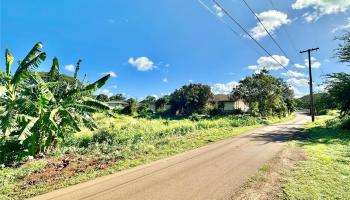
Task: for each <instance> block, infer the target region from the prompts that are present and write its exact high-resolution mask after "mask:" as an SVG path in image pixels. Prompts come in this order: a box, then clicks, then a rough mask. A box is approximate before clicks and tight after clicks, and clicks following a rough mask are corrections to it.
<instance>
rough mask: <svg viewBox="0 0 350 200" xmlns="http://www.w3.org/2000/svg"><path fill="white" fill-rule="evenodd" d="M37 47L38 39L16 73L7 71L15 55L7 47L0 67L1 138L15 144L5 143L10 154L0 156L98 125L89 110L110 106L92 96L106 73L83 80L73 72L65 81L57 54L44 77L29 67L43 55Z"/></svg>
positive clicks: (30, 150)
mask: <svg viewBox="0 0 350 200" xmlns="http://www.w3.org/2000/svg"><path fill="white" fill-rule="evenodd" d="M41 48H42V44H41V43H37V44H36V45H35V46H34V47H33V48H32V50H31V51H30V52H29V53H28V55H27V56H26V57H25V58H24V59H23V61H22V62H20V63H19V66H18V68H17V70H16V72H15V73H14V75H12V74H11V65H12V63H13V60H14V58H13V56H12V55H11V54H10V53H9V51H8V50H6V73H4V72H1V71H0V83H1V84H2V85H3V86H4V87H5V88H6V92H5V94H4V95H2V96H0V107H1V108H4V110H5V111H4V112H2V113H0V125H1V130H0V140H2V141H5V144H8V143H11V144H15V145H12V147H14V148H12V149H11V148H7V153H8V154H6V153H4V152H2V153H1V157H0V161H1V162H6V160H7V159H18V158H19V157H20V156H23V155H35V154H37V153H39V152H45V151H46V150H47V149H48V148H50V147H53V146H54V145H55V144H56V143H57V140H58V139H59V138H60V139H64V137H65V135H66V134H69V133H73V132H76V131H80V128H81V127H87V128H90V129H94V128H97V126H96V124H95V123H94V120H93V118H92V113H95V112H99V111H101V110H108V109H109V107H108V106H107V105H105V104H103V103H101V102H99V101H97V100H95V99H94V98H92V94H93V92H95V91H96V90H97V89H99V88H101V87H102V86H103V85H104V84H105V83H106V82H107V80H108V79H109V75H107V76H104V77H103V78H101V79H99V80H98V81H96V82H94V83H92V84H89V85H83V84H81V83H80V82H79V81H77V77H75V78H74V79H73V81H71V82H67V81H66V79H61V78H60V77H61V76H60V74H59V66H58V60H57V59H56V58H55V59H54V60H53V65H52V67H51V70H50V72H49V73H47V74H49V78H48V80H47V81H45V80H44V79H43V78H42V77H41V75H40V73H36V72H34V71H33V69H35V68H37V67H38V66H39V64H40V63H41V62H42V61H43V60H45V58H46V54H45V53H42V52H41ZM74 80H76V81H74ZM63 83H65V84H66V85H65V87H62V84H63ZM19 150H23V152H21V155H19V153H14V152H15V151H17V152H18V151H19ZM8 155H16V156H18V158H14V157H13V158H11V157H10V156H8ZM6 156H7V157H6Z"/></svg>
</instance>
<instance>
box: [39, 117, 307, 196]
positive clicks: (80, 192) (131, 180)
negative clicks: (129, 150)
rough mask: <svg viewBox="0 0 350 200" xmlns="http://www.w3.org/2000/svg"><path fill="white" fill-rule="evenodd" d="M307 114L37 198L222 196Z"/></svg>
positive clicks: (265, 158)
mask: <svg viewBox="0 0 350 200" xmlns="http://www.w3.org/2000/svg"><path fill="white" fill-rule="evenodd" d="M308 121H310V119H309V117H307V116H305V115H302V114H297V117H296V118H295V119H294V120H292V121H289V122H286V123H279V124H274V125H270V126H266V127H262V128H259V129H256V130H253V131H250V132H247V133H244V134H242V135H240V136H237V137H234V138H232V139H227V140H224V141H220V142H216V143H213V144H209V145H207V146H205V147H202V148H198V149H195V150H191V151H188V152H185V153H182V154H178V155H176V156H173V157H170V158H167V159H163V160H159V161H156V162H152V163H150V164H147V165H143V166H139V167H135V168H133V169H130V170H125V171H122V172H119V173H116V174H112V175H108V176H105V177H101V178H97V179H95V180H92V181H89V182H85V183H82V184H78V185H75V186H71V187H68V188H64V189H61V190H57V191H54V192H51V193H47V194H44V195H42V196H38V197H36V198H34V199H37V200H44V199H45V200H48V199H52V200H58V199H60V200H80V199H84V200H92V199H96V200H97V199H98V200H107V199H108V200H110V199H112V200H113V199H116V200H124V199H128V200H135V199H137V200H168V199H169V200H170V199H176V200H186V199H188V200H195V199H199V200H206V199H210V200H212V199H227V198H230V197H231V195H232V194H233V192H234V191H235V190H237V189H238V188H239V187H240V186H242V185H243V184H244V183H245V182H246V181H247V180H248V179H249V178H250V177H252V176H254V175H255V173H256V172H257V171H258V170H259V168H261V167H262V166H263V164H264V163H266V162H267V161H268V160H270V159H272V158H273V157H274V156H275V155H276V154H277V153H278V152H279V151H281V150H282V148H283V145H284V144H285V143H286V141H288V140H290V139H291V138H292V137H293V134H294V133H296V132H299V131H300V130H302V128H303V126H304V124H305V123H306V122H308Z"/></svg>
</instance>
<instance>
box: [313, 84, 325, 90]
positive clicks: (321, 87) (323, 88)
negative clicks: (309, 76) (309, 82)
mask: <svg viewBox="0 0 350 200" xmlns="http://www.w3.org/2000/svg"><path fill="white" fill-rule="evenodd" d="M325 91H326V85H325V84H320V85H317V86H316V88H315V92H325Z"/></svg>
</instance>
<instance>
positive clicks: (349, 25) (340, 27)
mask: <svg viewBox="0 0 350 200" xmlns="http://www.w3.org/2000/svg"><path fill="white" fill-rule="evenodd" d="M343 30H350V17H349V18H348V19H347V22H346V24H343V25H338V26H337V27H335V28H334V29H333V30H332V33H335V32H337V31H343Z"/></svg>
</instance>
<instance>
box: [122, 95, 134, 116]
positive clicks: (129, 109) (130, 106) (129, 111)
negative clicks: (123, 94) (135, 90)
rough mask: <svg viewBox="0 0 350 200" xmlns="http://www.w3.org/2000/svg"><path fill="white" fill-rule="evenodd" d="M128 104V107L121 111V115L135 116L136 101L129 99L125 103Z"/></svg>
mask: <svg viewBox="0 0 350 200" xmlns="http://www.w3.org/2000/svg"><path fill="white" fill-rule="evenodd" d="M126 102H127V103H128V105H127V106H126V107H125V108H123V110H122V111H121V112H122V113H123V114H126V115H134V114H136V111H137V101H136V100H135V99H133V98H130V99H128V100H127V101H126Z"/></svg>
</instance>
